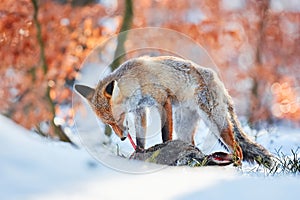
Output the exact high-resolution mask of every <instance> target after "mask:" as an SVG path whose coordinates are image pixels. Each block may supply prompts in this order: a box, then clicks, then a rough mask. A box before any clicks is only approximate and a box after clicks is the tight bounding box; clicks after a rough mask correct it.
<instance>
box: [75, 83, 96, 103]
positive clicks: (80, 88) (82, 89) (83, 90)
mask: <svg viewBox="0 0 300 200" xmlns="http://www.w3.org/2000/svg"><path fill="white" fill-rule="evenodd" d="M75 90H76V91H77V92H78V93H79V94H81V95H82V96H83V97H84V98H86V99H87V100H89V101H90V100H91V98H92V96H93V95H94V93H95V89H93V88H90V87H88V86H85V85H78V84H76V85H75Z"/></svg>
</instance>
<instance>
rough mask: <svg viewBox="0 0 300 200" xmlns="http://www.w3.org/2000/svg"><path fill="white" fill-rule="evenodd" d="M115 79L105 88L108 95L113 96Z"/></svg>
mask: <svg viewBox="0 0 300 200" xmlns="http://www.w3.org/2000/svg"><path fill="white" fill-rule="evenodd" d="M114 83H115V82H114V81H112V82H110V83H109V84H108V85H107V86H106V88H105V95H106V96H107V97H111V95H112V93H113V90H114Z"/></svg>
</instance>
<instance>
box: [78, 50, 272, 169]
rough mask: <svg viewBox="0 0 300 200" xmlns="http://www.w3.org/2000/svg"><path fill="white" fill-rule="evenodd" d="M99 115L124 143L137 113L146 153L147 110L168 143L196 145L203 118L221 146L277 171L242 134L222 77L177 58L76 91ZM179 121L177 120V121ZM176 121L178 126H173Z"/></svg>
mask: <svg viewBox="0 0 300 200" xmlns="http://www.w3.org/2000/svg"><path fill="white" fill-rule="evenodd" d="M75 90H76V91H77V92H78V93H80V94H81V95H82V96H83V97H85V98H86V99H87V100H88V102H89V104H90V105H91V107H92V108H93V110H94V112H95V113H96V115H97V116H98V117H99V118H100V119H101V120H102V121H103V122H104V123H106V124H109V125H110V126H111V127H112V128H113V130H114V132H115V133H116V134H117V135H118V136H119V137H120V138H121V139H122V140H123V139H125V138H126V136H127V133H128V124H127V117H126V114H128V113H133V114H134V121H135V131H136V135H137V138H136V143H137V145H138V146H139V147H141V148H144V147H145V133H146V123H147V122H146V119H147V117H146V107H149V106H155V107H156V108H157V110H158V111H159V113H160V116H161V127H162V130H161V132H162V140H163V141H164V142H165V141H168V140H171V139H172V134H173V128H174V129H175V132H176V133H177V136H178V139H180V140H183V141H185V142H189V143H194V140H193V138H194V134H195V130H196V127H197V123H198V121H199V119H200V118H201V119H202V120H204V122H205V124H206V125H207V126H208V127H209V128H210V130H211V132H212V133H213V134H214V135H215V136H216V137H217V138H218V140H219V141H220V142H221V143H222V144H223V145H224V146H225V147H226V148H227V149H229V150H230V151H231V152H233V153H234V155H235V156H236V164H238V165H239V164H241V160H246V161H248V162H254V161H257V162H258V163H260V164H264V165H265V166H271V164H272V159H271V158H272V156H271V154H270V153H269V152H268V151H267V150H266V149H265V148H264V147H262V146H261V145H259V144H257V143H255V142H253V141H251V140H250V139H249V138H248V137H247V135H246V134H245V133H244V131H243V130H242V128H241V126H240V123H239V121H238V119H237V117H236V114H235V112H234V108H233V102H232V100H231V97H230V96H229V94H228V92H227V90H226V89H225V87H224V84H223V83H222V82H221V81H220V79H219V78H218V76H217V74H216V73H215V72H214V71H213V70H211V69H208V68H204V67H200V66H198V65H197V64H195V63H193V62H192V61H189V60H183V59H180V58H177V57H171V56H160V57H139V58H134V59H131V60H128V61H126V62H125V63H123V64H122V65H120V66H119V68H118V69H117V70H115V71H114V72H113V73H111V74H110V75H109V76H107V77H106V78H104V79H103V80H101V81H100V82H99V83H98V85H97V87H96V88H95V89H94V88H90V87H88V86H84V85H75ZM173 116H174V117H173ZM173 118H174V120H173Z"/></svg>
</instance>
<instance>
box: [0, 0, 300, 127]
mask: <svg viewBox="0 0 300 200" xmlns="http://www.w3.org/2000/svg"><path fill="white" fill-rule="evenodd" d="M224 2H225V3H224ZM228 2H230V1H228V0H227V1H224V0H203V1H196V0H190V1H179V0H178V1H174V0H160V1H152V0H144V1H133V5H134V18H133V24H132V27H133V28H140V27H146V26H159V27H164V28H170V29H174V30H176V31H180V32H182V33H185V34H186V35H188V36H190V37H191V38H192V39H194V40H195V41H196V42H198V43H199V44H201V45H202V46H203V47H204V48H205V49H206V50H207V51H208V53H209V55H210V56H211V57H212V58H213V60H214V61H215V62H216V64H217V66H218V67H219V69H220V70H219V72H220V75H221V77H222V80H223V81H224V82H225V85H226V87H227V88H228V89H229V92H230V94H231V95H232V96H233V98H234V102H235V104H236V107H237V111H238V113H239V114H242V115H245V116H249V115H250V114H251V115H253V116H254V118H255V119H257V120H258V121H259V120H266V121H270V119H271V120H273V119H288V120H292V121H299V120H300V100H299V95H300V91H299V85H300V78H299V77H297V76H298V74H300V73H299V63H300V61H299V52H300V34H299V32H300V28H299V27H300V13H299V12H297V11H289V10H287V11H277V10H276V9H273V7H272V5H271V4H270V1H266V0H264V1H259V2H257V1H241V2H244V3H242V4H238V5H227V3H228ZM117 3H118V4H117V8H116V9H114V10H109V9H107V8H106V7H105V6H104V5H102V4H100V3H98V4H90V5H88V6H78V7H72V5H71V4H68V3H67V4H60V3H58V2H57V1H51V0H41V1H39V14H38V20H39V22H40V24H41V28H42V40H43V41H44V44H45V46H44V50H45V56H46V63H47V67H48V70H47V73H46V74H44V73H43V70H42V67H41V58H40V45H39V43H38V40H37V29H36V27H35V24H34V21H33V13H34V10H33V6H32V3H31V1H30V0H20V1H18V3H16V2H15V1H12V0H6V1H1V2H0V60H1V63H0V79H1V89H0V101H1V104H0V109H1V114H5V115H7V116H9V117H11V118H12V119H14V120H15V121H16V122H18V123H20V124H22V125H23V126H25V127H27V128H34V127H35V126H38V125H39V124H41V123H42V122H47V121H48V120H49V119H50V117H51V108H50V107H49V102H47V100H46V98H45V94H46V89H47V86H50V89H51V91H50V97H51V99H52V100H53V101H54V103H55V111H56V113H57V114H58V115H59V116H61V117H63V118H65V121H66V122H68V121H69V119H70V116H71V115H72V108H71V96H72V95H71V94H72V83H73V80H74V78H75V77H76V75H77V73H78V70H79V69H80V65H81V63H82V62H83V60H84V58H85V57H86V56H87V55H88V54H89V53H90V52H91V50H92V49H93V48H94V47H95V46H96V45H99V44H100V43H101V42H102V41H104V40H105V39H107V38H108V37H110V36H111V35H112V34H114V33H117V32H118V30H119V27H120V25H121V18H122V17H121V16H122V10H123V9H124V1H121V0H119V1H117ZM266 5H267V12H265V13H264V12H263V8H264V7H266ZM263 14H265V15H263ZM263 16H265V17H263ZM105 19H110V20H111V21H110V23H115V26H116V27H117V28H115V29H111V28H110V27H108V26H106V25H105V23H102V21H103V20H105ZM261 25H262V26H261ZM166 39H167V38H166ZM257 55H259V56H257ZM254 82H255V84H256V85H255V84H254ZM254 85H255V86H257V87H254ZM279 85H280V86H279ZM274 88H281V89H280V90H279V89H277V90H276V89H274ZM286 91H290V92H286ZM254 93H255V95H256V98H253V95H254ZM253 102H254V107H253ZM287 102H289V103H287ZM61 105H67V106H68V108H69V110H68V111H66V110H64V111H62V110H61V108H60V106H61ZM255 105H256V106H255Z"/></svg>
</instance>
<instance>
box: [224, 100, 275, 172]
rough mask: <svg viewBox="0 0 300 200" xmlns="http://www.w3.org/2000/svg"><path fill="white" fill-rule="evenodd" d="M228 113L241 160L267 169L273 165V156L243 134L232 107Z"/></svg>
mask: <svg viewBox="0 0 300 200" xmlns="http://www.w3.org/2000/svg"><path fill="white" fill-rule="evenodd" d="M228 109H229V113H230V117H231V122H232V124H233V128H234V137H235V140H236V141H237V143H238V144H239V145H240V147H241V148H242V151H243V159H244V160H245V161H247V162H250V163H253V162H254V161H255V162H257V163H258V164H261V165H263V166H265V167H267V168H271V167H272V165H273V159H272V158H273V156H272V155H271V153H270V152H269V151H268V150H267V149H265V148H264V147H263V146H261V145H260V144H257V143H256V142H254V141H251V140H250V138H249V137H248V136H247V135H246V134H245V133H244V132H243V130H242V128H241V125H240V123H239V121H238V119H237V117H236V114H235V113H234V110H233V106H231V105H230V106H229V108H228Z"/></svg>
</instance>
